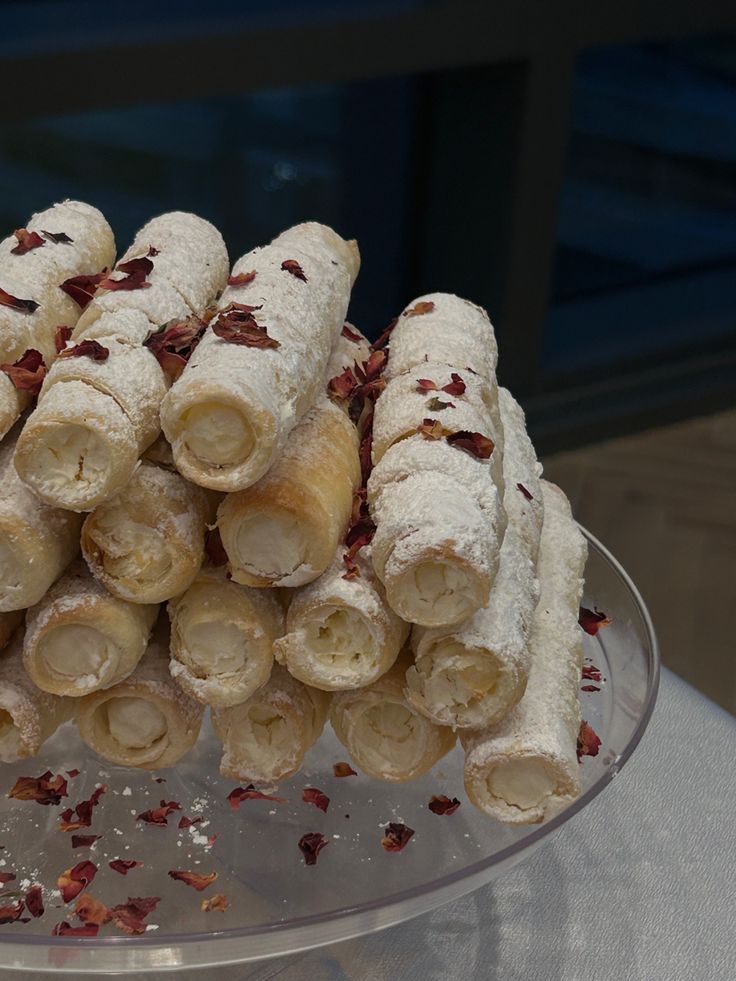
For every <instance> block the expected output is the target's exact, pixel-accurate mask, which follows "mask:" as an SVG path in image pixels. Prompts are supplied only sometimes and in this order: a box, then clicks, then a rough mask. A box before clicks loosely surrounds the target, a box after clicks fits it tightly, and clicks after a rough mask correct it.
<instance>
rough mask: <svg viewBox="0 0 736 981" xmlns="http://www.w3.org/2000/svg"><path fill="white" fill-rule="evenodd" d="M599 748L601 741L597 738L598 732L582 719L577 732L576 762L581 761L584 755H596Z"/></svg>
mask: <svg viewBox="0 0 736 981" xmlns="http://www.w3.org/2000/svg"><path fill="white" fill-rule="evenodd" d="M600 748H601V741H600V739H599V738H598V733H597V732H596V731H595V729H594V728H593V726H592V725H590V724H589V723H588V722H586V721H585V719H583V721H582V722H581V723H580V732H579V733H578V745H577V754H578V763H580V762H581V761H582V758H583V757H584V756H597V755H598V750H599V749H600Z"/></svg>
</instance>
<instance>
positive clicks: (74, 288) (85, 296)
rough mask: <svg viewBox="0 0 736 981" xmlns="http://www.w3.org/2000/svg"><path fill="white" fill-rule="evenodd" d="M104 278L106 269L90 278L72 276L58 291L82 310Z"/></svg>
mask: <svg viewBox="0 0 736 981" xmlns="http://www.w3.org/2000/svg"><path fill="white" fill-rule="evenodd" d="M105 276H107V269H103V270H102V272H98V273H93V274H92V275H90V276H72V277H71V278H69V279H65V280H64V282H63V283H61V285H60V286H59V289H60V290H63V291H64V293H66V295H67V296H70V297H71V298H72V300H74V302H75V303H76V304H77V306H78V307H79V309H80V310H84V309H86V307H87V305H88V304H89V301H90V300H91V299H92V297H93V296H94V295H95V291H96V290H97V287H98V286H99V285H100V283H101V282H102V280H103V279H104V278H105Z"/></svg>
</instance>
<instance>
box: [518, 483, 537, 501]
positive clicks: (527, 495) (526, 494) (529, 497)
mask: <svg viewBox="0 0 736 981" xmlns="http://www.w3.org/2000/svg"><path fill="white" fill-rule="evenodd" d="M516 487H517V489H518V490H520V491H521V493H522V494H523V495H524V497H525V498H526V499H527V501H533V500H534V496H533V495H532V494H531V493H530V492H529V491H528V490H527V489H526V487H525V486H524V485H523V484H517V485H516Z"/></svg>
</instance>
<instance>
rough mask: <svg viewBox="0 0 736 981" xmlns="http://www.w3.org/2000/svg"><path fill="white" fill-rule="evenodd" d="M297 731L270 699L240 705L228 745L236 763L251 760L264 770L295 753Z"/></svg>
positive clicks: (278, 766) (234, 718)
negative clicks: (292, 729) (292, 728)
mask: <svg viewBox="0 0 736 981" xmlns="http://www.w3.org/2000/svg"><path fill="white" fill-rule="evenodd" d="M293 743H294V733H293V732H292V731H291V727H290V726H289V723H288V722H287V720H286V719H285V718H284V716H283V715H282V714H281V713H280V712H279V711H278V709H276V708H274V706H273V705H269V703H268V702H258V701H254V702H251V703H249V704H248V705H247V706H243V707H242V708H241V709H239V711H238V713H237V715H234V716H233V718H232V721H231V724H230V728H229V730H228V745H227V749H228V752H229V755H230V757H231V758H232V759H233V760H234V761H235V764H236V766H237V765H239V764H240V763H241V762H242V761H245V764H246V767H247V765H248V761H252V763H253V764H254V765H256V766H258V767H259V768H260V769H261V770H263V772H264V775H265V774H266V773H267V772H268V771H269V770H271V769H279V768H281V766H282V761H283V760H284V759H285V758H288V757H290V756H291V755H292V753H293Z"/></svg>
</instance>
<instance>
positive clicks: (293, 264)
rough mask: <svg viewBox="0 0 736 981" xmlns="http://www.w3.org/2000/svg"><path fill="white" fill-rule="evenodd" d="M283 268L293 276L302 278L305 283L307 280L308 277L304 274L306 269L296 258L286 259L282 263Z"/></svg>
mask: <svg viewBox="0 0 736 981" xmlns="http://www.w3.org/2000/svg"><path fill="white" fill-rule="evenodd" d="M281 268H282V269H283V270H284V272H288V273H291V275H292V276H295V277H296V278H297V279H301V281H302V282H303V283H306V282H307V277H306V276H305V275H304V270H303V269H302V267H301V266H300V265H299V263H298V262H297V261H296V259H284V261H283V262H282V263H281Z"/></svg>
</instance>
